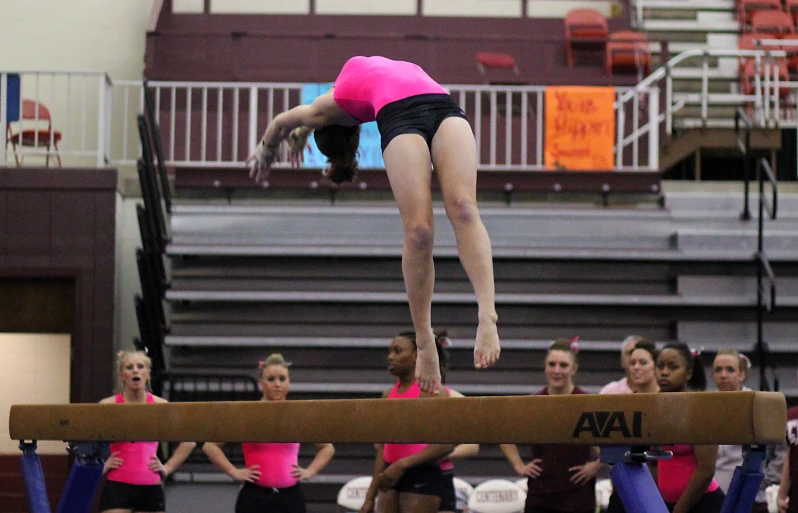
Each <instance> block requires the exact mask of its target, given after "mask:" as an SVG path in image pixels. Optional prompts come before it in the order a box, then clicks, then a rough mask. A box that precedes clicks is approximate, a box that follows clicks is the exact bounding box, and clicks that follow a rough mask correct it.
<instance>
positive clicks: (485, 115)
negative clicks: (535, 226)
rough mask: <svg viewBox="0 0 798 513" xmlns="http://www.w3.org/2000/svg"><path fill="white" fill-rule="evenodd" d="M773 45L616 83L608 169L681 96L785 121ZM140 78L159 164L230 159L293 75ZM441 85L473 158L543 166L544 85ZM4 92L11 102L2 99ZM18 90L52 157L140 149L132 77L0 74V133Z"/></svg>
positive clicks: (640, 152) (277, 106)
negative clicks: (694, 80)
mask: <svg viewBox="0 0 798 513" xmlns="http://www.w3.org/2000/svg"><path fill="white" fill-rule="evenodd" d="M785 55H786V54H785V52H783V51H768V50H691V51H687V52H684V53H682V54H680V55H678V56H677V57H674V58H673V59H671V60H670V61H669V62H668V63H667V64H666V65H665V66H663V67H662V68H660V69H657V70H656V71H655V72H654V73H652V74H651V75H650V76H649V77H647V78H646V79H645V80H643V81H642V82H641V83H640V84H638V85H637V86H636V87H632V88H617V89H616V103H615V107H616V131H617V133H616V144H615V161H616V162H615V163H616V168H617V169H619V170H658V166H659V160H658V151H656V149H657V148H659V143H660V134H661V131H664V133H666V134H671V133H672V132H673V128H674V120H675V119H676V118H677V117H678V116H682V117H684V116H683V114H682V113H681V110H682V109H683V108H684V107H685V106H686V105H696V106H700V114H699V115H697V116H694V117H693V118H692V119H690V120H689V121H690V122H692V123H697V124H699V125H703V126H707V125H708V124H711V123H713V122H723V121H726V122H731V119H729V120H719V119H713V118H712V117H711V116H710V110H709V108H710V107H711V106H717V105H726V106H746V107H749V106H750V108H751V109H752V112H753V114H754V116H753V117H754V119H755V122H756V123H757V126H779V125H780V124H781V125H783V124H785V123H789V125H788V126H794V125H795V123H796V121H795V116H794V113H793V112H790V113H785V112H784V109H781V107H780V102H779V92H780V91H783V90H784V88H785V87H789V86H791V85H792V84H785V83H784V82H780V81H779V76H778V73H777V69H776V67H775V66H769V64H770V63H771V62H773V60H774V59H777V58H783V57H784V56H785ZM716 58H735V59H741V58H752V59H754V60H755V61H756V63H757V69H760V66H761V65H762V64H764V65H765V67H764V69H773V70H774V72H773V74H772V75H771V74H770V73H767V74H766V75H765V76H764V77H760V76H758V75H757V76H755V77H754V84H753V86H754V87H753V92H752V93H751V94H749V95H745V94H741V93H734V92H729V93H714V92H713V93H710V92H709V78H710V77H709V66H708V63H709V60H710V59H716ZM695 59H702V64H703V66H702V67H701V68H695V67H693V68H692V69H694V70H695V69H700V70H701V73H702V75H701V89H700V92H698V93H679V94H675V93H674V91H673V80H674V76H673V72H674V70H675V69H678V68H687V67H688V66H686V63H688V62H690V61H691V60H695ZM17 76H18V77H19V88H18V89H19V94H16V95H14V94H6V93H2V91H8V90H9V86H13V85H14V84H13V81H14V80H16V78H15V77H17ZM149 86H150V87H151V88H152V89H153V92H154V97H155V110H156V116H157V121H158V123H159V125H160V133H161V138H162V143H163V144H162V145H163V150H164V158H165V160H166V161H167V164H168V165H177V166H181V165H182V166H192V167H203V166H204V167H219V166H240V165H242V164H243V162H244V161H245V159H246V157H247V155H249V153H250V151H251V150H252V148H253V147H254V146H255V143H256V141H257V140H258V137H259V136H260V134H261V133H262V131H263V129H264V128H265V125H266V123H267V122H268V121H269V120H270V119H271V118H273V117H274V116H275V115H277V114H278V113H280V112H283V111H285V110H287V109H290V108H291V107H294V106H295V105H298V104H300V103H301V100H302V98H301V93H302V87H303V84H300V83H244V82H150V83H149ZM447 87H448V89H449V91H450V92H451V94H452V95H453V97H454V98H455V100H456V101H457V102H458V103H459V104H460V105H461V107H462V108H463V110H465V111H466V114H467V116H468V118H469V119H470V120H471V122H472V124H473V127H474V132H475V137H476V139H477V148H478V158H479V167H480V169H483V170H496V171H501V170H524V171H540V170H544V169H545V165H544V141H545V121H544V110H545V90H546V88H545V87H543V86H487V85H451V86H447ZM11 89H13V87H11ZM660 89H664V97H665V98H664V102H660V100H661V97H660ZM12 92H13V91H12ZM9 98H11V102H12V103H14V104H13V105H11V106H9V101H8V99H9ZM23 99H31V100H34V101H36V102H39V103H42V104H45V105H47V106H48V107H49V108H50V113H51V115H52V119H53V128H54V129H55V130H58V131H59V132H61V134H62V139H61V141H60V142H59V145H58V150H59V153H60V155H61V157H62V158H65V159H69V158H72V159H73V161H74V162H75V163H76V165H81V164H82V165H92V166H103V165H108V164H110V165H114V166H124V165H133V164H135V160H136V159H137V158H138V156H139V152H140V148H139V137H138V129H137V123H136V115H137V114H138V113H140V112H142V111H143V110H144V109H143V104H144V97H143V84H142V82H141V81H113V82H112V81H110V80H109V79H108V77H107V75H106V74H105V73H100V72H25V73H18V74H9V73H0V123H2V124H5V123H6V120H9V121H12V132H14V131H15V130H16V128H15V127H17V123H19V122H18V121H16V120H11V119H9V113H10V114H14V112H21V107H22V101H23ZM661 103H663V104H664V105H661ZM11 117H13V116H11ZM40 121H41V120H37V119H33V120H27V121H25V120H23V128H24V127H26V125H25V123H31V124H33V123H37V122H40ZM679 121H680V122H684V120H683V119H679ZM785 126H787V125H785ZM50 137H54V136H53V135H52V134H51V135H50ZM50 142H52V140H44V141H37V144H36V145H35V147H34V148H32V149H31V148H23V149H21V151H23V152H24V154H25V155H27V154H30V153H34V154H39V155H41V154H44V153H46V151H47V147H48V143H50ZM49 146H51V144H50V145H49ZM2 157H5V159H4V160H0V163H3V162H5V163H6V164H8V163H11V165H13V163H14V160H13V159H14V156H13V154H12V151H11V147H10V145H6V146H5V147H4V149H3V155H2ZM85 161H88V162H90V164H89V163H88V162H85ZM67 162H68V163H71V162H72V161H69V160H67ZM78 162H80V164H77V163H78Z"/></svg>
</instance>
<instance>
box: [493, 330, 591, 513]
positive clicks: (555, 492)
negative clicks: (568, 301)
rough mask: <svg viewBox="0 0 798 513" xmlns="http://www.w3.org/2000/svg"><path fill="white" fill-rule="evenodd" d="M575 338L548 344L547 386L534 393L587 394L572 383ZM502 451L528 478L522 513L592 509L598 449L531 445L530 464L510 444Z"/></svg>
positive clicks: (585, 512) (582, 512)
mask: <svg viewBox="0 0 798 513" xmlns="http://www.w3.org/2000/svg"><path fill="white" fill-rule="evenodd" d="M577 340H578V339H577V338H574V339H570V340H569V339H567V338H564V339H556V340H555V341H554V343H553V344H552V345H551V346H550V348H549V352H548V353H547V354H546V360H545V363H544V365H545V373H546V383H547V386H545V387H543V389H542V390H540V391H539V392H538V393H537V394H536V395H570V394H585V393H586V392H585V391H584V390H582V389H581V388H579V387H578V386H576V385H574V382H573V378H574V376H575V375H576V371H577V368H578V362H577V353H578V352H579V346H578V344H577ZM501 450H502V452H503V453H504V455H505V457H506V458H507V460H508V461H509V462H510V464H511V465H512V466H513V469H515V471H516V472H517V473H518V475H520V476H527V478H528V481H527V496H526V504H525V506H524V513H550V512H551V511H558V512H563V513H593V512H594V511H595V509H596V493H595V482H596V481H595V479H596V474H597V473H598V471H599V469H600V468H601V463H600V462H599V460H598V449H597V448H595V447H590V446H588V445H554V444H533V445H532V446H531V453H532V459H531V461H530V462H529V463H524V460H523V459H521V456H520V454H519V452H518V447H516V446H515V445H513V444H503V445H501Z"/></svg>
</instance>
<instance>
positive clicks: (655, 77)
mask: <svg viewBox="0 0 798 513" xmlns="http://www.w3.org/2000/svg"><path fill="white" fill-rule="evenodd" d="M702 56H703V57H754V58H755V57H763V56H765V57H786V56H787V52H785V51H784V50H732V49H701V48H696V49H694V50H685V51H684V52H682V53H680V54H679V55H677V56H676V57H674V58H672V59H671V60H669V61H668V62H667V63H665V64H664V65H663V66H662V67H660V68H658V69H656V70H655V71H654V72H653V73H651V74H650V75H649V76H647V77H646V78H644V79H643V80H642V81H640V83H638V84H637V85H636V86H635V87H634V88H633V89H631V90H629V91H627V92H625V93H624V94H622V95H621V97H620V98H619V99H618V101H619V102H626V101H628V100H630V99H631V98H632V97H633V96H635V95H636V94H640V92H641V91H643V90H645V89H647V88H650V87H652V86H654V84H655V83H656V82H659V81H660V80H661V79H663V78H665V77H666V76H667V75H668V73H669V71H670V70H671V69H673V68H674V67H676V66H677V65H678V64H681V63H682V62H684V61H686V60H687V59H690V58H693V57H702Z"/></svg>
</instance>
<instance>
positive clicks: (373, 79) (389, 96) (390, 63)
mask: <svg viewBox="0 0 798 513" xmlns="http://www.w3.org/2000/svg"><path fill="white" fill-rule="evenodd" d="M420 94H449V93H447V92H446V89H444V88H443V87H441V86H440V84H438V83H437V82H435V81H434V80H432V79H431V78H430V77H429V75H427V74H426V73H425V72H424V70H423V69H421V67H420V66H418V65H416V64H413V63H412V62H405V61H394V60H391V59H386V58H385V57H362V56H358V57H352V58H351V59H349V60H348V61H346V64H344V67H343V68H342V69H341V72H340V73H339V74H338V78H336V79H335V88H334V89H333V98H334V99H335V103H337V104H338V106H339V107H341V108H342V109H343V110H344V111H345V112H346V113H347V114H349V115H350V116H352V117H354V118H355V119H357V120H358V121H360V122H361V123H367V122H369V121H374V120H375V119H377V113H379V112H380V109H382V108H383V107H384V106H386V105H387V104H389V103H391V102H395V101H398V100H404V99H405V98H410V97H411V96H417V95H420Z"/></svg>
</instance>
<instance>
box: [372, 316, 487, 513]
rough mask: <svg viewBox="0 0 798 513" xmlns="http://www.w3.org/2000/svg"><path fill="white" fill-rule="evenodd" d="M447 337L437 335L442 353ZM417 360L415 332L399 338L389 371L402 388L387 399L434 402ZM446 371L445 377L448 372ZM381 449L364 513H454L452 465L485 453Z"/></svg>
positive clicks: (447, 447)
mask: <svg viewBox="0 0 798 513" xmlns="http://www.w3.org/2000/svg"><path fill="white" fill-rule="evenodd" d="M444 337H445V332H437V333H436V340H435V344H436V347H440V341H441V340H442V339H443V338H444ZM436 351H437V349H436ZM417 357H418V350H417V348H416V345H415V332H413V331H408V332H402V333H400V334H399V335H397V336H396V337H394V338H393V340H392V341H391V345H390V347H389V350H388V370H389V372H390V373H391V374H392V375H394V376H395V377H396V378H397V382H396V384H395V385H394V386H393V388H391V389H390V390H388V391H386V392H385V393H384V394H383V397H386V398H388V399H415V398H419V397H431V395H430V394H427V393H426V392H423V391H422V390H421V388H420V387H419V385H418V382H417V381H416V380H415V365H416V360H417ZM442 359H443V358H442ZM442 370H443V371H444V374H445V369H442ZM450 392H453V391H451V390H450V389H449V388H448V387H445V388H443V389H442V390H441V391H440V392H439V394H438V396H442V397H446V396H449V394H450ZM452 395H454V394H452ZM457 395H458V396H460V394H457ZM375 448H376V449H377V454H376V458H375V461H374V471H373V479H372V481H371V486H369V489H368V491H367V492H366V498H365V500H364V503H363V507H362V508H361V509H360V513H371V512H373V511H376V513H436V512H438V511H451V510H453V509H454V507H455V504H454V503H455V493H454V483H453V474H452V473H451V472H450V470H451V469H452V468H453V465H451V459H452V458H457V457H466V456H468V455H471V454H475V453H476V451H478V450H479V446H478V445H476V444H468V445H460V446H455V445H454V444H429V445H428V444H384V445H382V444H377V445H375ZM447 461H448V463H447Z"/></svg>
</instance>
